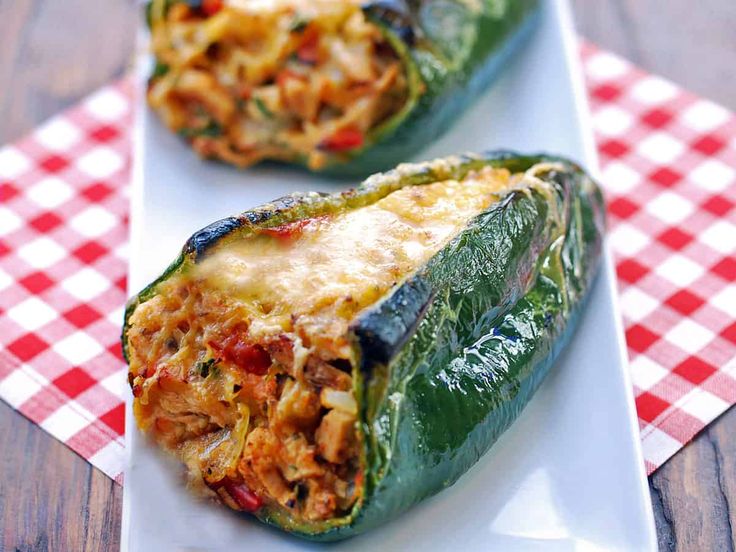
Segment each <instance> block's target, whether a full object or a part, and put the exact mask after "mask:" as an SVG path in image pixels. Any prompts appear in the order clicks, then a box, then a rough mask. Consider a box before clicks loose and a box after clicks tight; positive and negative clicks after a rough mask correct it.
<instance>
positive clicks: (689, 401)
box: [677, 388, 730, 424]
mask: <svg viewBox="0 0 736 552" xmlns="http://www.w3.org/2000/svg"><path fill="white" fill-rule="evenodd" d="M677 406H678V408H680V409H681V410H683V411H685V412H687V413H688V414H690V415H691V416H694V417H695V418H697V419H698V420H700V421H701V422H703V423H705V424H707V423H710V422H711V421H713V420H714V419H715V418H716V416H720V415H721V414H722V413H723V412H725V411H726V409H727V408H728V407H729V406H730V405H729V404H728V403H727V402H726V401H724V400H723V399H721V398H720V397H717V396H715V395H714V394H713V393H709V392H708V391H706V390H705V389H700V388H695V389H693V390H692V391H690V392H689V393H688V394H687V395H685V396H684V397H683V398H682V399H680V400H679V401H678V402H677Z"/></svg>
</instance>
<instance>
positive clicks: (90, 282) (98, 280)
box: [61, 267, 110, 301]
mask: <svg viewBox="0 0 736 552" xmlns="http://www.w3.org/2000/svg"><path fill="white" fill-rule="evenodd" d="M61 287H63V288H64V289H65V290H66V291H67V292H68V293H70V294H71V295H73V296H74V297H76V298H77V299H80V300H82V301H89V300H90V299H92V298H93V297H96V296H98V295H99V294H100V293H102V292H103V291H105V290H106V289H108V288H109V287H110V280H109V279H107V278H105V277H104V276H103V275H102V274H100V273H99V272H97V271H96V270H94V269H93V268H90V267H85V268H83V269H82V270H80V271H79V272H77V273H75V274H74V275H72V276H70V277H69V278H66V279H65V280H64V281H63V282H61Z"/></svg>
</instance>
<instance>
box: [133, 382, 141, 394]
mask: <svg viewBox="0 0 736 552" xmlns="http://www.w3.org/2000/svg"><path fill="white" fill-rule="evenodd" d="M142 394H143V388H142V387H141V386H140V385H134V386H133V396H134V397H140V396H141V395H142Z"/></svg>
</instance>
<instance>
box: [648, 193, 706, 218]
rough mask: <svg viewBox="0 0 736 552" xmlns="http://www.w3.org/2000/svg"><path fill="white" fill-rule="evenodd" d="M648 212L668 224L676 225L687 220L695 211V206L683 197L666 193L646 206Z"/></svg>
mask: <svg viewBox="0 0 736 552" xmlns="http://www.w3.org/2000/svg"><path fill="white" fill-rule="evenodd" d="M644 208H645V209H646V210H647V212H648V213H649V214H651V215H653V216H655V217H657V218H658V219H659V220H661V221H664V222H666V223H668V224H675V223H678V222H681V221H683V220H684V219H686V218H687V217H688V216H690V214H691V213H692V212H693V211H694V210H695V207H693V204H692V203H690V202H689V201H688V200H686V199H684V198H683V197H682V196H680V195H678V194H676V193H674V192H670V191H665V192H662V193H661V194H659V195H658V196H656V197H655V198H654V199H652V200H651V201H649V202H647V204H646V205H645V206H644Z"/></svg>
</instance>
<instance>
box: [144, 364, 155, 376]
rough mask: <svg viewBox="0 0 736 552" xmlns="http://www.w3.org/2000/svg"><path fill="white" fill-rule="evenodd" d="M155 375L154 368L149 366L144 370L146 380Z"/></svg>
mask: <svg viewBox="0 0 736 552" xmlns="http://www.w3.org/2000/svg"><path fill="white" fill-rule="evenodd" d="M155 373H156V367H155V366H153V365H150V366H148V368H146V377H147V378H151V377H153V376H154V374H155Z"/></svg>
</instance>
